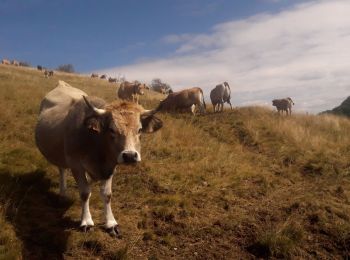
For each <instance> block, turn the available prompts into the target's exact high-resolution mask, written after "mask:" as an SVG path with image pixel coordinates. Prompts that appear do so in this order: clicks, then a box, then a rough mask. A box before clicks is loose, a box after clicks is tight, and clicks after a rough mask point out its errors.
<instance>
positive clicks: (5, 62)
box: [1, 59, 11, 65]
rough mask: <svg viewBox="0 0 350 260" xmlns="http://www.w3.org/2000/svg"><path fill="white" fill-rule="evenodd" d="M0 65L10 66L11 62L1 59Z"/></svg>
mask: <svg viewBox="0 0 350 260" xmlns="http://www.w3.org/2000/svg"><path fill="white" fill-rule="evenodd" d="M1 63H2V64H4V65H11V62H10V61H9V60H6V59H3V60H2V61H1Z"/></svg>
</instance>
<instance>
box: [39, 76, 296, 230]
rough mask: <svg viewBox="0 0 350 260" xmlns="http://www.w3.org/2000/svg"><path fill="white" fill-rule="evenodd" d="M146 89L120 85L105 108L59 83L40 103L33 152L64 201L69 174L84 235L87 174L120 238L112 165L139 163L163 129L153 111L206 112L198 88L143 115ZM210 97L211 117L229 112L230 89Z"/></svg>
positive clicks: (286, 105) (281, 106)
mask: <svg viewBox="0 0 350 260" xmlns="http://www.w3.org/2000/svg"><path fill="white" fill-rule="evenodd" d="M145 89H147V87H146V85H145V84H141V83H139V82H134V83H130V82H123V83H121V86H120V88H119V89H118V91H117V94H118V97H119V98H120V99H122V100H125V101H121V102H120V101H116V100H115V101H113V102H111V103H109V104H107V103H106V102H105V101H104V100H103V99H101V98H98V97H88V95H87V94H86V93H85V92H83V91H82V90H80V89H77V88H74V87H72V86H70V85H69V84H67V83H66V82H64V81H59V83H58V85H57V87H56V88H55V89H53V90H52V91H50V92H49V93H48V94H47V95H46V96H45V97H44V99H43V100H42V102H41V104H40V112H39V118H38V122H37V125H36V128H35V141H36V144H37V147H38V148H39V150H40V152H41V153H42V154H43V155H44V157H45V158H46V159H47V160H48V161H49V162H50V163H52V164H53V165H55V166H56V167H57V168H58V170H59V173H60V181H59V184H60V194H61V195H63V196H65V194H66V189H67V184H66V177H65V170H66V169H70V170H71V172H72V174H73V177H74V179H75V181H76V183H77V185H78V189H79V193H80V199H81V201H82V213H81V223H80V227H81V229H82V230H83V231H84V232H86V231H88V230H89V229H90V228H91V227H92V226H94V221H93V220H92V216H91V213H90V208H89V199H90V196H91V188H90V183H89V181H88V179H87V174H88V176H90V178H91V179H92V180H94V181H99V182H100V193H101V195H102V200H103V203H104V217H105V228H106V230H107V231H108V232H109V233H110V234H111V235H113V236H119V235H120V230H119V226H118V223H117V221H116V219H115V218H114V215H113V212H112V208H111V198H112V177H113V173H114V172H115V168H116V166H117V165H118V164H135V163H137V162H140V161H141V144H140V136H141V134H143V133H154V132H156V131H157V130H159V129H160V128H162V126H163V122H162V121H161V120H160V119H159V118H157V117H156V116H155V114H156V113H157V112H159V111H174V110H181V109H185V110H187V109H191V111H192V112H193V113H194V107H198V108H199V111H200V112H201V113H204V112H205V109H206V105H205V102H204V95H203V91H202V89H200V88H197V87H195V88H190V89H186V90H182V91H179V92H174V93H170V94H169V95H168V96H167V97H166V99H164V100H163V101H161V102H160V104H159V105H158V107H157V108H156V109H153V110H145V109H144V108H143V107H142V106H141V105H139V104H138V101H139V100H138V95H143V94H144V90H145ZM210 98H211V101H212V104H213V107H214V111H215V112H219V111H223V105H224V103H228V104H229V105H230V106H231V109H232V105H231V101H230V99H231V89H230V86H229V84H228V83H227V82H224V83H222V84H219V85H217V86H215V88H214V89H213V90H212V91H211V93H210ZM126 101H127V102H126ZM273 104H274V105H275V106H276V107H277V109H278V110H279V111H280V110H285V111H287V110H289V113H290V109H291V105H292V104H294V103H293V101H292V100H291V99H290V98H286V99H282V100H274V101H273ZM287 113H288V112H287Z"/></svg>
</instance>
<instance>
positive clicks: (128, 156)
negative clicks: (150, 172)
mask: <svg viewBox="0 0 350 260" xmlns="http://www.w3.org/2000/svg"><path fill="white" fill-rule="evenodd" d="M122 156H123V161H124V163H135V162H137V158H138V156H137V153H136V152H123V155H122Z"/></svg>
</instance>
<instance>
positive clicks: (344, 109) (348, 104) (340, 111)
mask: <svg viewBox="0 0 350 260" xmlns="http://www.w3.org/2000/svg"><path fill="white" fill-rule="evenodd" d="M323 113H328V114H335V115H340V116H348V117H350V97H348V98H347V99H345V100H344V101H343V102H342V103H341V104H340V105H339V106H337V107H335V108H333V109H332V110H327V111H325V112H323Z"/></svg>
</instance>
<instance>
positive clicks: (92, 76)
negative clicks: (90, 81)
mask: <svg viewBox="0 0 350 260" xmlns="http://www.w3.org/2000/svg"><path fill="white" fill-rule="evenodd" d="M98 77H99V76H98V74H97V73H92V74H91V78H98Z"/></svg>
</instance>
